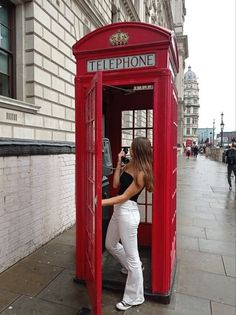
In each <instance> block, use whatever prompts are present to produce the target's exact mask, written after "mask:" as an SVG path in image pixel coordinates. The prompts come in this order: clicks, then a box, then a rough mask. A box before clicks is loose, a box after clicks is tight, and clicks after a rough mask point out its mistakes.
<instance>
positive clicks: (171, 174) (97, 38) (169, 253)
mask: <svg viewBox="0 0 236 315" xmlns="http://www.w3.org/2000/svg"><path fill="white" fill-rule="evenodd" d="M117 31H121V32H122V31H123V32H125V33H127V34H129V41H128V43H127V44H126V45H125V46H116V47H114V46H111V44H110V42H109V38H110V36H111V35H113V34H114V33H115V32H117ZM73 52H74V54H75V57H76V61H77V76H76V81H75V84H76V147H77V155H76V165H77V166H76V178H77V180H76V185H77V186H76V194H77V196H76V203H77V206H76V209H77V210H76V211H77V216H76V217H77V245H76V246H77V254H76V277H77V278H79V279H85V280H86V281H88V283H89V287H90V288H91V290H90V289H89V291H90V297H91V303H92V305H93V310H94V314H96V315H100V308H99V303H101V269H100V271H99V268H100V267H101V235H102V233H101V206H100V203H101V201H100V200H101V194H100V196H99V191H100V193H101V187H100V185H101V183H100V182H99V180H100V181H101V178H102V177H101V176H100V175H101V167H100V166H101V161H100V158H101V151H102V150H101V139H102V138H101V137H102V133H101V128H100V127H98V129H96V130H97V131H98V133H97V138H96V143H95V148H93V151H92V153H91V154H92V156H93V157H95V156H98V157H99V161H100V162H98V164H97V166H95V174H96V176H97V177H96V181H95V182H93V185H91V187H96V188H97V194H98V195H97V196H98V204H97V208H96V209H95V210H96V211H95V212H93V211H90V213H91V217H93V216H95V222H96V223H95V226H96V228H95V233H97V234H95V235H96V236H95V238H94V241H92V242H90V243H89V244H88V243H86V240H87V236H86V229H85V225H84V224H85V222H86V220H87V217H86V216H87V215H88V214H87V213H86V211H85V210H83V209H87V208H86V207H87V202H86V198H87V197H86V196H88V195H86V191H88V192H89V191H91V190H92V188H90V186H86V180H87V177H88V174H87V173H86V171H85V167H84V168H83V167H82V166H81V163H82V165H83V166H84V164H87V163H88V161H89V159H88V158H87V155H86V154H87V153H86V152H84V148H85V147H86V139H85V130H86V123H85V121H86V116H85V112H86V110H87V109H86V108H87V107H88V104H89V103H86V102H85V91H88V89H89V85H90V82H91V80H92V77H93V75H94V73H87V68H86V63H87V60H95V59H102V58H111V57H114V56H121V57H122V56H132V55H138V54H145V53H155V55H156V65H155V66H152V67H146V68H140V69H123V70H116V71H104V72H103V79H101V74H98V81H94V82H97V83H96V84H95V86H97V90H96V91H97V92H96V93H98V94H97V95H96V97H95V99H97V101H98V103H97V105H96V102H92V103H91V104H94V106H95V107H94V109H95V108H97V110H98V113H97V117H96V126H100V125H101V121H102V116H101V104H100V103H101V100H102V95H101V91H102V86H103V87H106V86H109V85H113V86H129V85H145V84H146V85H151V84H152V85H153V86H154V89H153V91H152V95H151V97H150V94H149V96H148V97H144V95H145V92H143V99H142V101H143V100H145V103H142V104H141V103H140V100H138V99H135V97H134V96H130V102H129V101H128V100H129V97H128V96H127V98H126V100H127V103H126V104H124V103H122V101H121V102H119V98H116V99H115V101H114V104H109V105H108V106H107V111H106V117H105V121H106V127H107V130H108V133H109V137H110V140H111V143H112V150H113V160H114V161H115V160H116V158H117V156H116V155H117V152H119V149H120V144H121V137H120V134H119V130H120V129H121V122H120V121H119V122H118V121H117V118H118V117H120V113H121V111H122V110H123V109H124V108H128V107H129V106H130V109H136V108H142V109H150V108H152V109H153V156H154V166H153V167H154V177H155V191H154V194H153V199H152V200H153V202H152V203H153V210H152V224H149V225H148V224H147V225H145V226H144V228H141V229H140V231H139V234H140V238H141V240H142V242H143V244H146V245H149V246H151V250H152V270H151V273H152V274H151V278H152V289H151V290H152V293H153V294H160V295H163V296H167V295H169V294H170V291H171V282H172V278H173V274H174V269H175V262H176V167H177V162H176V154H177V149H176V142H177V139H176V138H177V97H176V91H175V88H174V82H173V80H174V79H173V76H175V75H176V74H177V71H178V56H177V50H176V42H175V41H174V40H173V36H172V33H171V32H170V31H167V30H165V29H162V28H159V27H157V26H154V25H149V24H145V23H133V22H128V23H116V24H112V25H107V26H105V27H102V28H100V29H97V30H95V31H94V32H91V33H89V34H88V35H86V36H85V37H84V38H82V39H81V40H80V41H79V42H77V43H76V44H75V45H74V47H73ZM101 80H102V81H101ZM98 87H99V88H98ZM99 91H100V92H99ZM99 93H100V94H99ZM93 100H94V99H93ZM89 102H90V101H89ZM127 104H128V105H127ZM124 105H125V106H124ZM112 130H113V131H112ZM87 142H88V143H89V142H91V140H89V141H87ZM99 168H100V169H99ZM98 174H100V175H98ZM99 176H100V177H99ZM99 178H100V179H99ZM89 200H91V198H89ZM96 215H97V216H96ZM99 216H100V217H99ZM95 239H96V240H97V242H95ZM90 244H93V245H94V253H95V256H94V259H90V260H91V261H94V262H95V261H96V260H97V259H98V262H97V263H96V264H95V265H94V268H95V269H96V272H94V273H93V275H91V274H89V273H88V270H87V266H88V265H87V261H88V258H87V257H86V254H85V253H86V251H87V250H88V248H87V247H88V246H90ZM95 274H96V277H94V275H95Z"/></svg>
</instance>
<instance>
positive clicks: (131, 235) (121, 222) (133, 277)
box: [106, 200, 144, 305]
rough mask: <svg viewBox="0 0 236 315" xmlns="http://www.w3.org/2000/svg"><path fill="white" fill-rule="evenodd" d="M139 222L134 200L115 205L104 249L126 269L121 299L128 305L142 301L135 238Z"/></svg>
mask: <svg viewBox="0 0 236 315" xmlns="http://www.w3.org/2000/svg"><path fill="white" fill-rule="evenodd" d="M139 222H140V214H139V209H138V206H137V203H136V202H135V201H132V200H128V201H126V202H124V203H122V204H119V205H115V207H114V212H113V215H112V217H111V220H110V223H109V226H108V229H107V235H106V249H107V250H108V251H109V252H110V253H111V254H112V256H114V257H115V258H116V259H118V260H119V262H120V263H121V265H122V266H124V267H125V268H126V269H127V270H128V276H127V280H126V285H125V291H124V296H123V300H124V301H125V302H126V303H128V304H130V305H135V304H136V303H139V302H140V303H142V302H143V301H144V294H143V273H142V267H141V261H140V258H139V252H138V240H137V231H138V225H139ZM120 240H121V243H120Z"/></svg>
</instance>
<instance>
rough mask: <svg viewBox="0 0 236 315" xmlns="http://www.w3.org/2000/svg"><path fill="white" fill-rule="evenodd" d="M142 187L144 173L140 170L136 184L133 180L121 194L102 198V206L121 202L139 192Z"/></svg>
mask: <svg viewBox="0 0 236 315" xmlns="http://www.w3.org/2000/svg"><path fill="white" fill-rule="evenodd" d="M143 187H144V173H143V172H140V173H139V175H138V178H137V184H136V183H135V182H134V181H133V182H132V184H131V185H130V186H129V187H128V188H127V189H126V190H125V192H124V193H123V194H122V195H118V196H115V197H111V198H108V199H102V207H104V206H112V205H115V204H118V203H123V202H125V201H127V200H129V199H130V198H131V197H133V196H134V195H136V194H137V193H139V192H140V191H141V190H142V189H143Z"/></svg>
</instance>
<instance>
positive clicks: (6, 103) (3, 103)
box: [0, 95, 41, 114]
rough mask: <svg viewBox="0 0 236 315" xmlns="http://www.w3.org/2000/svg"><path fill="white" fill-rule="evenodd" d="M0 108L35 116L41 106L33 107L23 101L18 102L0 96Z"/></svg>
mask: <svg viewBox="0 0 236 315" xmlns="http://www.w3.org/2000/svg"><path fill="white" fill-rule="evenodd" d="M0 107H3V108H8V109H12V110H18V111H21V112H26V113H31V114H36V113H37V112H38V110H39V109H40V108H41V106H37V105H33V104H31V103H26V102H23V101H18V100H16V99H14V98H9V97H5V96H2V95H0Z"/></svg>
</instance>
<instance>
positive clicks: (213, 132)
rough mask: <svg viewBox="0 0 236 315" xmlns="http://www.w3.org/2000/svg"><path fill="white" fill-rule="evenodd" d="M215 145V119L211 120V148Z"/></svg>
mask: <svg viewBox="0 0 236 315" xmlns="http://www.w3.org/2000/svg"><path fill="white" fill-rule="evenodd" d="M214 145H215V119H213V129H212V146H213V147H214Z"/></svg>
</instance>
